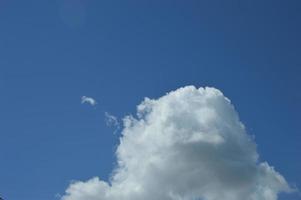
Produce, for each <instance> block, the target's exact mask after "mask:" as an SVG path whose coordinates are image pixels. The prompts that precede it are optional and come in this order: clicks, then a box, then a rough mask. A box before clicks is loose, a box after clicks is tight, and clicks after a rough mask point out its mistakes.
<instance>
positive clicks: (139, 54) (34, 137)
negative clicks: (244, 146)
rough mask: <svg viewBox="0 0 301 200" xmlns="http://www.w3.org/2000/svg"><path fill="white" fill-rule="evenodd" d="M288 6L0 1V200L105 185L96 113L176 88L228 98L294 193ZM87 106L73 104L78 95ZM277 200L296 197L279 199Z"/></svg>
mask: <svg viewBox="0 0 301 200" xmlns="http://www.w3.org/2000/svg"><path fill="white" fill-rule="evenodd" d="M300 9H301V3H300V2H299V1H297V0H296V1H294V0H292V1H286V2H284V1H269V0H266V1H238V0H237V1H217V0H214V1H209V0H208V1H197V0H195V1H194V0H191V1H185V2H183V1H178V0H176V1H175V0H172V1H171V0H166V1H138V0H137V1H96V0H89V1H76V0H74V1H71V0H69V1H67V0H66V1H63V0H62V1H45V0H28V1H5V0H2V1H0V27H1V31H0V91H1V98H0V121H1V122H0V141H1V145H0V163H1V165H0V194H1V195H2V196H4V197H6V198H7V199H9V200H18V199H23V200H41V199H43V200H51V199H55V195H56V194H57V193H60V194H62V193H63V192H64V190H65V189H66V187H67V186H68V185H69V182H70V181H71V180H74V179H77V180H86V179H89V178H91V177H93V176H99V177H101V178H102V179H104V180H107V179H108V178H109V176H110V173H111V171H112V168H114V166H115V158H114V151H115V148H116V145H118V138H119V135H118V133H117V134H113V132H114V128H112V127H108V126H107V125H106V123H105V112H109V113H111V114H113V115H115V116H117V117H119V118H122V117H123V116H125V115H127V114H130V113H135V109H136V105H138V104H139V103H140V102H141V101H142V100H143V98H144V97H145V96H147V97H151V98H157V97H160V96H162V95H164V94H165V93H166V92H168V91H170V90H174V89H176V88H178V87H181V86H185V85H195V86H198V87H200V86H214V87H216V88H219V89H220V90H221V91H223V93H224V94H225V95H226V96H227V97H229V98H230V99H231V101H232V103H233V104H234V105H235V107H236V110H237V111H238V112H239V115H240V117H241V120H242V122H243V123H244V124H245V125H246V127H247V130H248V132H249V133H250V134H252V135H255V139H256V143H257V145H258V152H259V153H260V155H261V159H263V160H267V161H268V162H269V163H270V164H271V165H272V166H275V168H276V169H277V170H278V171H280V172H281V174H282V175H283V176H284V177H285V178H286V179H287V181H288V182H289V183H291V184H293V185H294V184H295V185H297V186H299V188H300V186H301V173H300V169H301V163H300V153H301V152H300V145H301V144H300V142H301V138H300V130H301V121H300V120H301V114H300V113H301V93H300V88H299V87H300V85H301V78H300V72H301V69H300V65H301V60H300V53H301V47H300V45H301V40H300V35H301V26H300V20H301V15H300ZM84 95H85V96H90V97H93V98H94V99H96V101H97V102H98V104H97V105H96V106H90V105H88V104H81V97H82V96H84ZM280 199H281V200H284V199H288V200H295V199H301V198H300V197H298V196H297V195H289V196H287V195H283V196H281V198H280Z"/></svg>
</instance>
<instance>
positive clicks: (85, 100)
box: [81, 96, 97, 106]
mask: <svg viewBox="0 0 301 200" xmlns="http://www.w3.org/2000/svg"><path fill="white" fill-rule="evenodd" d="M81 103H82V104H84V103H88V104H90V105H91V106H95V105H96V104H97V102H96V100H95V99H93V98H92V97H87V96H82V97H81Z"/></svg>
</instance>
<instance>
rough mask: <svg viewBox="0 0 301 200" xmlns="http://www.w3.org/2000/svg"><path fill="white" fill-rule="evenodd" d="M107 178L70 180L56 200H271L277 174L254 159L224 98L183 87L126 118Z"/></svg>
mask: <svg viewBox="0 0 301 200" xmlns="http://www.w3.org/2000/svg"><path fill="white" fill-rule="evenodd" d="M123 125H124V127H123V130H122V136H121V137H120V144H119V146H118V148H117V150H116V157H117V163H118V166H117V168H116V169H115V170H114V172H113V175H112V177H111V179H110V181H109V182H106V181H102V180H100V179H99V178H98V177H95V178H92V179H90V180H88V181H85V182H84V181H77V182H73V183H72V184H71V185H70V186H69V187H68V188H67V190H66V193H65V195H64V196H63V197H62V200H142V199H143V200H154V199H155V200H221V199H223V200H242V199H244V200H276V199H277V196H278V193H280V192H290V191H291V189H290V187H289V185H288V184H287V182H286V180H285V179H284V177H283V176H282V175H281V174H280V173H278V172H277V171H276V170H275V169H274V168H273V167H271V166H270V165H269V164H268V163H267V162H259V160H258V157H259V155H258V153H257V151H256V144H255V142H254V141H253V139H252V138H251V137H250V136H249V135H248V134H247V133H246V130H245V127H244V125H243V124H242V123H241V122H240V120H239V117H238V114H237V112H236V111H235V109H234V107H233V105H232V104H231V102H230V100H229V99H228V98H226V97H225V96H224V95H223V94H222V93H221V92H220V91H219V90H217V89H215V88H208V87H207V88H199V89H197V88H195V87H194V86H187V87H183V88H179V89H177V90H175V91H172V92H170V93H168V94H166V95H165V96H162V97H161V98H159V99H149V98H146V99H145V100H144V101H143V102H142V103H141V104H140V105H138V107H137V117H133V116H126V117H125V118H124V121H123Z"/></svg>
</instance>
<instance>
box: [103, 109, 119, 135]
mask: <svg viewBox="0 0 301 200" xmlns="http://www.w3.org/2000/svg"><path fill="white" fill-rule="evenodd" d="M105 120H106V124H107V126H113V127H115V130H114V134H115V133H116V132H117V131H118V130H119V129H120V124H119V121H118V118H117V117H116V116H114V115H112V114H110V113H108V112H105Z"/></svg>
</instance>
